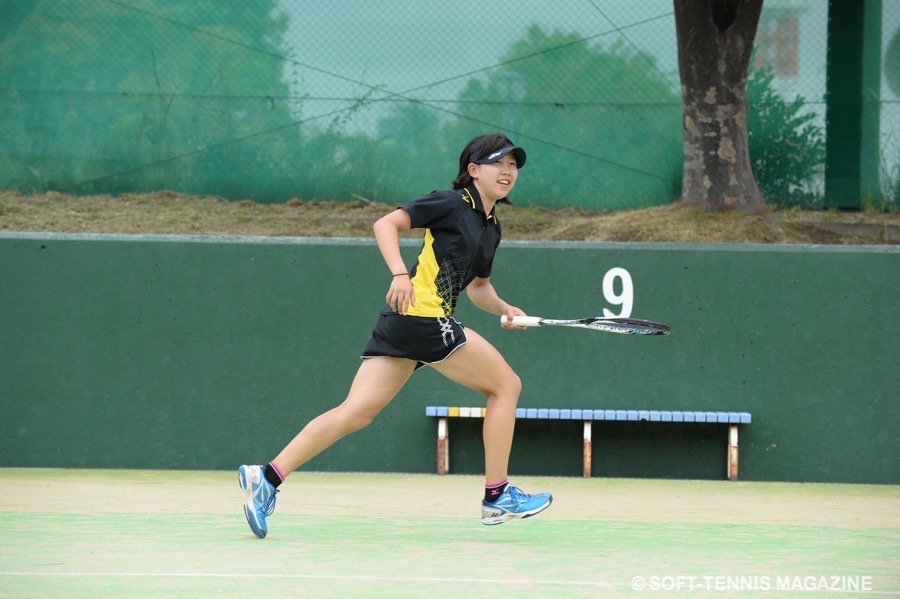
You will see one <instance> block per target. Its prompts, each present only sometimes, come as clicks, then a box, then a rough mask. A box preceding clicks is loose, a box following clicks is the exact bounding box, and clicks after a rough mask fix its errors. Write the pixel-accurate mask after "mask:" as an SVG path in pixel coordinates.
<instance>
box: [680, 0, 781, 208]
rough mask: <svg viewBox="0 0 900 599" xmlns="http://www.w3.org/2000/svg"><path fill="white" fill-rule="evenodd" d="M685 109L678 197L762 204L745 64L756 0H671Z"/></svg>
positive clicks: (707, 203) (714, 203)
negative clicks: (754, 167) (749, 123)
mask: <svg viewBox="0 0 900 599" xmlns="http://www.w3.org/2000/svg"><path fill="white" fill-rule="evenodd" d="M674 3H675V30H676V34H677V37H678V70H679V72H680V74H681V93H682V103H683V110H684V176H683V179H682V184H681V203H682V204H683V205H684V206H690V207H692V208H699V209H701V210H737V211H740V212H745V213H748V214H761V213H765V212H766V211H767V209H766V204H765V202H764V201H763V198H762V194H761V193H760V191H759V186H758V185H757V184H756V179H755V178H754V177H753V171H752V169H751V168H750V146H749V140H748V137H747V97H746V90H747V68H748V67H749V65H750V56H751V54H752V52H753V38H754V37H755V36H756V27H757V25H758V23H759V15H760V12H761V11H762V4H763V0H674Z"/></svg>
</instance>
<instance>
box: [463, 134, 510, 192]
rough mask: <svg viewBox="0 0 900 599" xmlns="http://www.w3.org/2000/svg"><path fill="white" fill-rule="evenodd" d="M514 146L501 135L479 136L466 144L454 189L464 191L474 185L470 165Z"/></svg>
mask: <svg viewBox="0 0 900 599" xmlns="http://www.w3.org/2000/svg"><path fill="white" fill-rule="evenodd" d="M507 145H509V146H514V145H516V144H514V143H513V142H512V141H510V139H509V138H508V137H506V136H505V135H502V134H500V133H486V134H484V135H479V136H478V137H476V138H475V139H473V140H472V141H470V142H469V143H467V144H466V147H465V148H463V151H462V153H461V154H460V155H459V173H457V175H456V179H454V180H453V189H463V188H465V187H468V186H469V185H471V184H472V176H471V175H470V174H469V163H470V162H473V161H475V160H478V159H479V158H483V157H485V156H489V155H490V154H491V153H492V152H495V151H497V150H499V149H500V148H502V147H503V146H507Z"/></svg>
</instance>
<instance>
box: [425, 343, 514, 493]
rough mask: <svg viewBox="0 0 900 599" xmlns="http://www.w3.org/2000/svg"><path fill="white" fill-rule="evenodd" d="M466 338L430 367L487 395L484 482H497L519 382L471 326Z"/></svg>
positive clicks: (504, 462)
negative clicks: (447, 356) (457, 347)
mask: <svg viewBox="0 0 900 599" xmlns="http://www.w3.org/2000/svg"><path fill="white" fill-rule="evenodd" d="M466 338H467V339H468V342H467V343H466V344H465V345H464V346H462V347H461V348H459V349H458V350H456V352H455V353H454V354H453V355H452V356H450V357H449V358H447V359H446V360H444V361H443V362H440V363H439V364H432V366H433V367H434V369H435V370H437V371H438V372H440V373H441V374H443V375H444V376H446V377H447V378H449V379H450V380H452V381H455V382H457V383H459V384H461V385H463V386H465V387H469V388H470V389H474V390H475V391H479V392H481V393H483V394H484V395H485V397H487V412H486V413H485V417H484V467H485V482H486V483H496V482H500V481H502V480H504V479H505V478H506V477H507V470H508V467H509V453H510V451H511V450H512V441H513V432H514V429H515V425H516V405H517V404H518V402H519V393H521V391H522V381H521V380H519V376H518V375H517V374H516V373H515V372H513V369H512V368H510V366H509V364H507V363H506V360H505V359H503V356H502V355H501V354H500V352H499V351H497V349H496V348H495V347H494V346H493V345H491V344H490V343H488V341H487V340H486V339H485V338H484V337H482V336H481V335H479V334H478V333H476V332H475V331H473V330H472V329H466Z"/></svg>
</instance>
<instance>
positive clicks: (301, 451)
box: [272, 357, 416, 476]
mask: <svg viewBox="0 0 900 599" xmlns="http://www.w3.org/2000/svg"><path fill="white" fill-rule="evenodd" d="M415 365H416V363H415V362H414V361H413V360H407V359H404V358H388V357H377V358H367V359H365V360H363V363H362V364H361V365H360V367H359V370H358V371H357V373H356V377H355V378H354V379H353V384H352V385H351V386H350V392H349V393H348V394H347V399H345V400H344V403H342V404H341V405H339V406H338V407H336V408H334V409H331V410H329V411H327V412H325V413H324V414H322V415H320V416H318V417H317V418H315V419H313V420H311V421H310V422H309V423H308V424H307V425H306V426H305V427H304V428H303V430H301V431H300V432H299V433H298V434H297V436H296V437H294V439H293V440H292V441H291V442H290V443H288V445H287V446H286V447H285V448H284V449H283V450H281V453H279V454H278V457H276V458H275V459H274V460H272V461H273V462H274V463H275V466H276V467H277V468H278V470H280V471H281V472H282V473H283V474H284V475H285V476H288V475H289V474H290V473H291V472H293V471H294V470H296V469H297V468H299V467H300V466H302V465H303V464H305V463H306V462H308V461H309V460H311V459H312V458H313V457H315V456H316V455H318V454H319V453H321V452H322V451H324V450H325V449H327V448H328V447H330V446H331V445H332V444H333V443H334V442H335V441H338V440H339V439H341V438H342V437H345V436H346V435H348V434H350V433H352V432H355V431H358V430H359V429H361V428H364V427H366V426H367V425H368V424H369V423H370V422H372V420H373V419H374V418H375V416H377V415H378V413H379V412H380V411H381V410H382V408H384V407H385V406H386V405H387V404H388V403H390V401H391V400H392V399H394V396H396V395H397V393H398V392H399V391H400V389H401V388H402V387H403V385H404V384H406V381H408V380H409V377H410V375H412V373H413V370H414V368H415Z"/></svg>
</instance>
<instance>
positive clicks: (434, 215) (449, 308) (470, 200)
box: [400, 186, 500, 317]
mask: <svg viewBox="0 0 900 599" xmlns="http://www.w3.org/2000/svg"><path fill="white" fill-rule="evenodd" d="M400 208H401V209H403V210H405V211H406V212H407V213H408V214H409V218H410V221H411V222H412V226H413V228H424V229H425V236H424V239H423V243H422V249H421V251H420V252H419V256H418V259H417V260H416V264H415V266H414V267H413V268H412V269H411V270H410V271H409V274H410V278H411V280H412V284H413V290H414V291H415V294H416V305H415V306H412V307H410V309H409V312H408V314H409V315H410V316H439V317H447V316H451V315H452V314H453V311H454V310H455V309H456V301H457V299H458V298H459V294H460V292H461V291H462V290H463V289H465V288H466V287H467V286H468V285H469V283H471V282H472V280H473V279H475V277H481V278H487V277H489V276H490V275H491V266H492V264H493V261H494V252H496V250H497V246H498V245H500V223H499V222H498V221H497V218H496V216H495V215H494V209H491V213H490V214H485V212H484V205H483V204H482V202H481V196H480V195H479V194H478V190H477V189H475V187H474V186H471V187H467V188H465V189H457V190H452V191H433V192H431V193H430V194H428V195H426V196H424V197H422V198H419V199H418V200H413V201H411V202H408V203H406V204H404V205H403V206H400Z"/></svg>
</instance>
